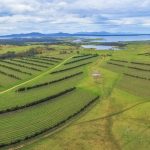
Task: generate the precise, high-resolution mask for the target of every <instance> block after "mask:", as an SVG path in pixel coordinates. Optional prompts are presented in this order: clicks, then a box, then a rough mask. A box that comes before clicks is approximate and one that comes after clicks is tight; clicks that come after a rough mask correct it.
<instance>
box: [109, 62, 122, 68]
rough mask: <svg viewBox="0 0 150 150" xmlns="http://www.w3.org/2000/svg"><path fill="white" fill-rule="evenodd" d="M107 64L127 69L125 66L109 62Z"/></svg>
mask: <svg viewBox="0 0 150 150" xmlns="http://www.w3.org/2000/svg"><path fill="white" fill-rule="evenodd" d="M107 64H111V65H116V66H120V67H125V66H124V65H121V64H116V63H112V62H107Z"/></svg>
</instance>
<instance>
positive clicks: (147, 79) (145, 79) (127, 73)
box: [124, 73, 150, 80]
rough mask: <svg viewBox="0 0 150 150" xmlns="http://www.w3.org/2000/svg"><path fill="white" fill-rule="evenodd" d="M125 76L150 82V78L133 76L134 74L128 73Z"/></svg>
mask: <svg viewBox="0 0 150 150" xmlns="http://www.w3.org/2000/svg"><path fill="white" fill-rule="evenodd" d="M124 75H126V76H130V77H134V78H138V79H144V80H150V78H146V77H140V76H137V75H132V74H128V73H124Z"/></svg>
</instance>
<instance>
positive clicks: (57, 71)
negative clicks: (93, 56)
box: [50, 62, 92, 74]
mask: <svg viewBox="0 0 150 150" xmlns="http://www.w3.org/2000/svg"><path fill="white" fill-rule="evenodd" d="M90 63H92V62H87V63H84V64H80V65H77V66H73V67H70V68H65V69H61V70H56V71H53V72H51V73H50V74H54V73H60V72H64V71H68V70H72V69H75V68H78V67H82V66H85V65H88V64H90Z"/></svg>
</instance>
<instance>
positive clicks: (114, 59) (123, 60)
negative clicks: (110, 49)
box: [110, 59, 128, 63]
mask: <svg viewBox="0 0 150 150" xmlns="http://www.w3.org/2000/svg"><path fill="white" fill-rule="evenodd" d="M110 60H111V61H119V62H125V63H128V61H126V60H119V59H110Z"/></svg>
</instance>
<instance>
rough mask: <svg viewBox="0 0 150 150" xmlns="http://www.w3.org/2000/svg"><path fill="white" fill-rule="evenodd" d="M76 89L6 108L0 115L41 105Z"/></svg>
mask: <svg viewBox="0 0 150 150" xmlns="http://www.w3.org/2000/svg"><path fill="white" fill-rule="evenodd" d="M75 89H76V87H72V88H69V89H66V90H64V91H61V92H59V93H57V94H54V95H51V96H48V97H45V98H42V99H40V100H35V101H33V102H31V103H28V104H25V105H23V106H15V107H12V108H8V109H5V110H1V111H0V114H4V113H8V112H12V111H17V110H20V109H24V108H28V107H31V106H34V105H37V104H40V103H43V102H46V101H50V100H53V99H55V98H57V97H60V96H62V95H65V94H67V93H69V92H72V91H74V90H75Z"/></svg>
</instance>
